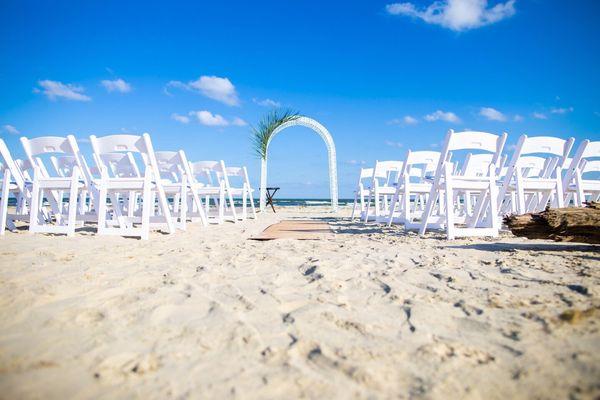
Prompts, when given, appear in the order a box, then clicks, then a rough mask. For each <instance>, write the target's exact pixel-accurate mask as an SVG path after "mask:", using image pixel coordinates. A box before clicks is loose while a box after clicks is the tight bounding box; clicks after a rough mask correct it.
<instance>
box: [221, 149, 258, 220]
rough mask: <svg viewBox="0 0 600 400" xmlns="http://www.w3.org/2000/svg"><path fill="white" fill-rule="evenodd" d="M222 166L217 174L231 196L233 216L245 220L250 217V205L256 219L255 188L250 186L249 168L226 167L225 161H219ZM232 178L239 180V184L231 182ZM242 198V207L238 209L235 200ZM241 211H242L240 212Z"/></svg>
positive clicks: (230, 202)
mask: <svg viewBox="0 0 600 400" xmlns="http://www.w3.org/2000/svg"><path fill="white" fill-rule="evenodd" d="M219 165H220V168H217V170H216V174H217V178H218V179H219V180H222V181H223V182H224V184H225V191H226V192H227V196H228V198H229V204H230V206H231V208H232V210H231V212H232V215H233V218H236V219H239V220H242V221H243V220H245V219H246V218H247V217H248V207H250V210H251V211H252V218H254V219H256V209H255V208H254V198H253V197H254V189H252V187H251V186H250V179H249V178H248V170H247V169H246V167H226V166H225V162H224V161H223V160H221V161H220V162H219ZM231 179H235V180H237V181H238V184H239V186H237V187H236V186H234V185H232V184H231ZM236 198H238V199H240V200H241V205H242V209H241V210H239V211H238V210H236V208H235V202H234V200H235V199H236ZM240 211H241V212H240Z"/></svg>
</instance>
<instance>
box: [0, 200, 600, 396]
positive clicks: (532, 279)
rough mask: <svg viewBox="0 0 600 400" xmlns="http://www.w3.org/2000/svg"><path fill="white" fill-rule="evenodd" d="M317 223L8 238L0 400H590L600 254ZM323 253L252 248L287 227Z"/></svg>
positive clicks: (0, 283)
mask: <svg viewBox="0 0 600 400" xmlns="http://www.w3.org/2000/svg"><path fill="white" fill-rule="evenodd" d="M323 210H324V209H320V211H319V212H318V213H317V212H316V211H315V209H312V208H311V209H310V210H307V209H288V210H286V211H285V212H281V213H278V214H276V215H274V214H272V213H270V212H269V213H267V214H263V215H260V218H259V220H258V221H253V220H249V221H246V222H243V223H239V224H236V225H234V224H231V223H227V224H224V225H221V226H211V227H210V228H202V227H200V226H198V225H197V224H192V225H190V226H189V228H188V231H187V232H180V233H177V234H175V235H170V236H169V235H162V234H160V233H153V234H152V235H151V237H150V240H148V241H139V240H135V239H127V238H120V237H99V236H96V235H94V234H90V233H79V234H77V235H76V237H74V238H66V237H54V236H46V235H29V234H28V233H27V232H20V233H17V234H14V233H7V235H6V236H5V237H3V238H0V254H1V256H0V397H1V398H4V399H66V398H80V399H92V398H143V399H166V398H175V399H186V398H225V399H227V398H239V399H253V398H263V399H265V398H266V399H269V398H270V399H282V398H302V397H304V398H319V399H325V398H374V399H376V398H417V399H418V398H425V399H429V398H431V399H446V398H472V399H478V398H485V399H506V398H515V399H520V398H523V399H525V398H555V399H558V398H575V399H577V398H593V397H597V396H599V395H600V332H599V328H600V300H599V299H600V268H599V267H600V263H599V262H598V261H599V260H600V252H599V251H598V250H599V249H598V247H596V248H594V247H591V246H586V245H572V244H570V245H569V244H557V243H552V242H545V241H528V240H526V239H518V238H514V237H512V236H510V235H508V234H507V235H504V236H503V237H502V238H500V239H497V240H482V239H476V240H455V241H446V240H444V239H443V237H444V236H443V235H442V234H436V233H433V234H430V235H429V236H428V237H426V238H418V237H417V236H416V235H415V234H413V233H406V232H404V231H403V230H402V228H399V227H392V228H386V227H381V226H379V225H374V224H369V225H363V224H361V223H358V222H356V223H352V222H350V221H349V218H347V215H349V211H348V210H347V209H346V210H343V211H341V212H340V213H338V214H337V215H333V214H330V213H325V212H322V211H323ZM309 217H315V218H316V219H317V220H320V221H331V224H332V226H333V227H334V230H335V232H336V234H335V235H334V236H333V237H332V238H331V239H327V240H318V241H315V240H307V241H300V240H291V239H283V240H273V241H254V240H247V239H248V238H249V237H250V236H252V235H256V234H258V233H260V232H261V231H262V230H263V229H264V228H265V227H267V226H269V225H271V224H273V223H276V222H278V221H279V220H281V219H290V218H309Z"/></svg>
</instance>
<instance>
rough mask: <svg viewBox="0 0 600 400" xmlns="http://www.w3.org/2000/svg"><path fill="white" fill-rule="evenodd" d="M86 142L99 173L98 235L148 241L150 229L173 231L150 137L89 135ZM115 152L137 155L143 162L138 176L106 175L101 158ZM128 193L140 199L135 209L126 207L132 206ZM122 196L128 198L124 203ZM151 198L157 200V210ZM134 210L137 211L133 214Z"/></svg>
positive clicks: (96, 183)
mask: <svg viewBox="0 0 600 400" xmlns="http://www.w3.org/2000/svg"><path fill="white" fill-rule="evenodd" d="M90 142H91V145H92V149H93V152H94V159H95V161H96V163H98V164H97V167H98V169H99V171H100V178H99V179H96V180H95V181H94V185H95V187H96V190H97V191H98V207H97V209H98V234H101V235H102V234H106V235H121V236H136V237H140V238H141V239H148V236H149V232H150V228H159V229H164V230H165V231H166V232H167V233H173V232H175V223H174V221H173V218H172V216H171V211H170V209H169V204H168V201H167V196H166V193H165V189H164V187H163V185H162V182H161V179H160V173H159V168H158V163H157V161H156V156H155V154H154V148H153V147H152V141H151V139H150V135H148V134H147V133H144V134H143V135H141V136H138V135H109V136H104V137H96V136H94V135H92V136H90ZM119 152H121V153H126V154H127V153H131V154H132V155H133V154H140V155H141V157H142V162H143V163H144V171H143V172H142V176H138V177H136V176H134V177H119V176H110V175H109V168H108V166H107V165H106V164H105V163H104V161H103V155H104V156H106V155H107V154H110V153H119ZM132 194H135V195H136V196H139V199H140V200H141V203H139V204H136V206H135V207H136V208H135V210H134V209H132V208H129V207H130V206H131V204H132V202H131V198H132ZM119 195H121V196H123V197H119ZM124 196H128V200H127V201H125V197H124ZM108 197H110V200H111V206H112V207H111V208H110V209H109V207H108V204H107V198H108ZM155 199H158V206H157V207H156V204H155ZM138 210H139V211H141V212H137V211H138ZM140 214H141V215H140Z"/></svg>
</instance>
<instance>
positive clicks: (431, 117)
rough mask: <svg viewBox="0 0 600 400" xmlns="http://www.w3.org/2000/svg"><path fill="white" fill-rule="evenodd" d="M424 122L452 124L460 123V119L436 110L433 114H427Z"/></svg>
mask: <svg viewBox="0 0 600 400" xmlns="http://www.w3.org/2000/svg"><path fill="white" fill-rule="evenodd" d="M425 120H426V121H429V122H433V121H438V120H439V121H446V122H454V123H458V122H460V118H458V116H457V115H456V114H454V113H453V112H451V111H442V110H437V111H436V112H434V113H431V114H427V115H426V116H425Z"/></svg>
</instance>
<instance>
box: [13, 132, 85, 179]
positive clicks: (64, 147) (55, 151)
mask: <svg viewBox="0 0 600 400" xmlns="http://www.w3.org/2000/svg"><path fill="white" fill-rule="evenodd" d="M21 144H22V145H23V150H25V154H26V155H27V159H28V161H29V162H30V163H31V165H32V166H33V168H34V169H35V168H37V169H39V170H40V172H41V173H42V175H43V176H46V177H49V176H50V173H49V171H48V168H47V167H46V165H45V164H44V161H43V159H42V157H41V156H43V155H48V156H53V155H54V156H56V155H61V156H63V155H64V156H71V157H73V158H72V159H69V160H70V161H72V164H71V166H70V173H72V172H73V169H74V167H75V166H77V167H78V169H79V171H80V172H81V173H82V174H83V173H84V171H83V165H82V164H81V160H80V151H79V146H78V145H77V140H76V139H75V136H73V135H67V136H66V137H62V136H42V137H38V138H33V139H29V138H27V137H22V138H21ZM54 170H55V172H57V173H58V171H57V170H56V169H54ZM59 176H62V175H59ZM84 178H85V176H84Z"/></svg>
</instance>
